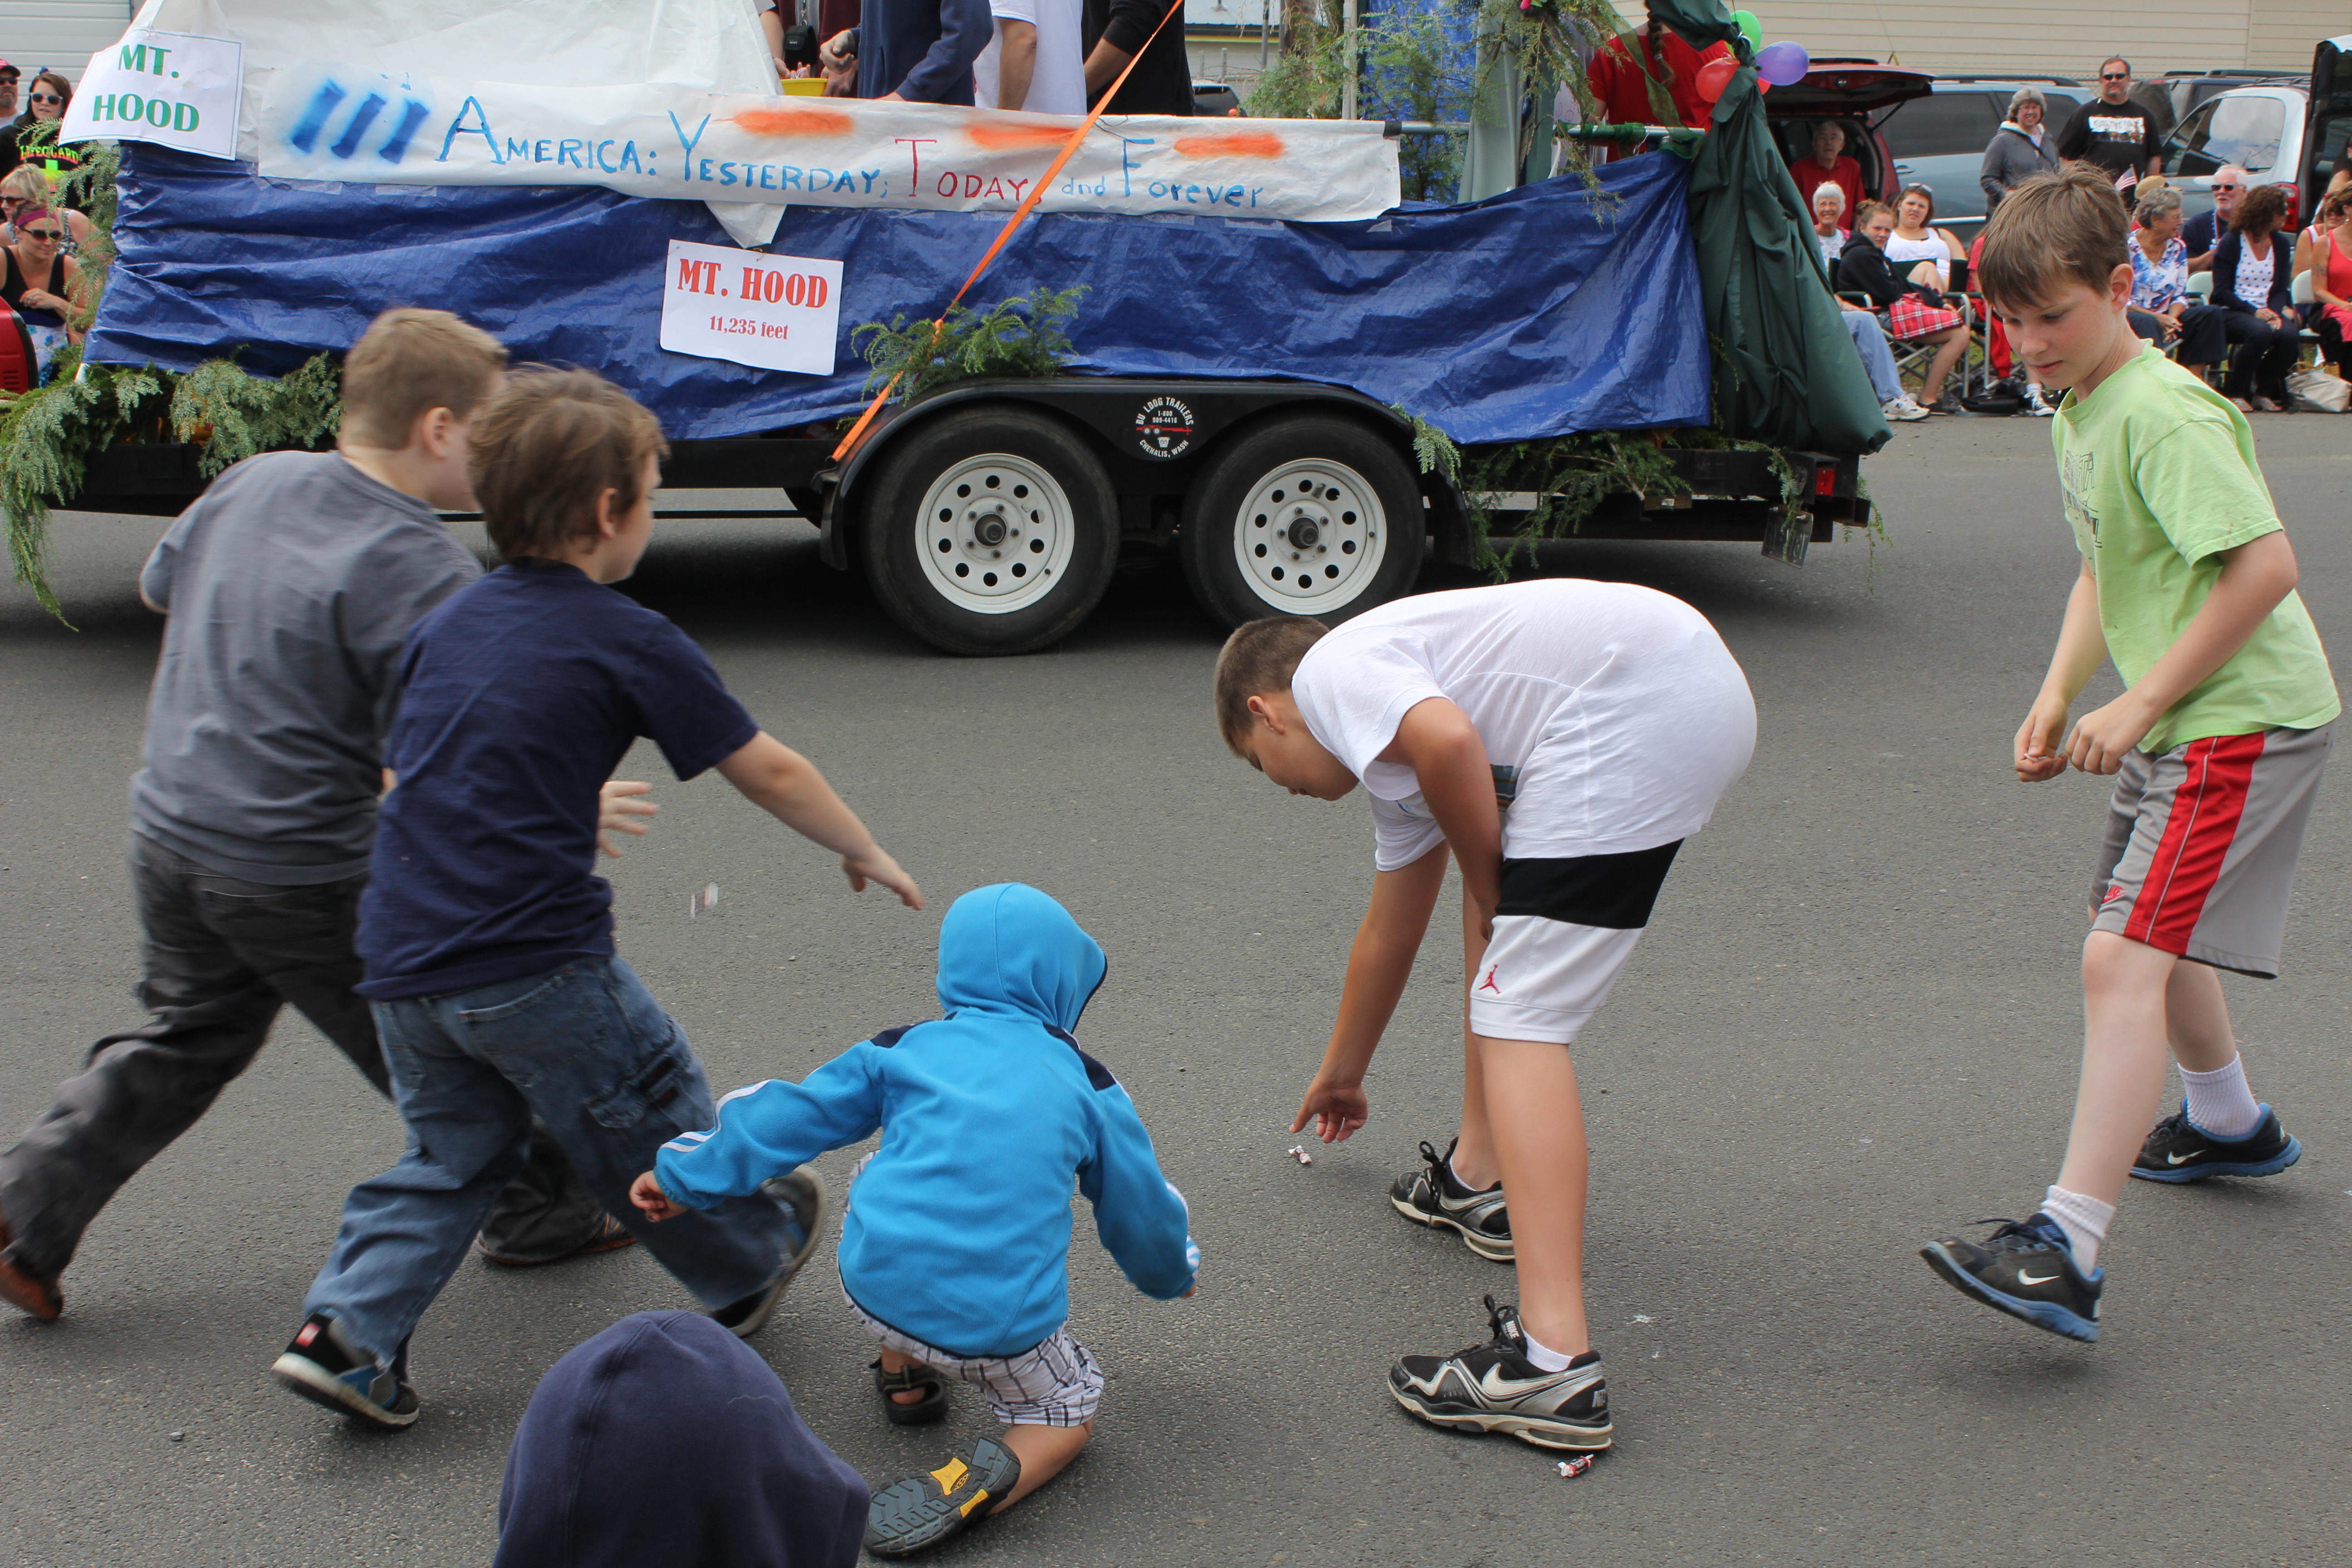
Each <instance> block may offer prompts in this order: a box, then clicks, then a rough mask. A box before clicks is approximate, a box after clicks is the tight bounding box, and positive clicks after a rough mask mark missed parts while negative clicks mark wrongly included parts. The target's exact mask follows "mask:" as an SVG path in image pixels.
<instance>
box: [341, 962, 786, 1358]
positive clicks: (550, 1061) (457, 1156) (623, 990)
mask: <svg viewBox="0 0 2352 1568" xmlns="http://www.w3.org/2000/svg"><path fill="white" fill-rule="evenodd" d="M375 1022H376V1031H377V1033H378V1034H379V1035H380V1036H381V1037H382V1039H383V1054H384V1060H385V1064H386V1065H387V1066H388V1067H389V1068H391V1070H392V1089H393V1095H394V1099H395V1100H397V1101H398V1102H399V1105H400V1113H401V1115H402V1116H403V1117H404V1118H406V1120H407V1122H408V1147H407V1149H406V1150H405V1151H404V1152H403V1153H402V1154H401V1156H400V1163H398V1164H396V1165H394V1167H393V1168H392V1169H391V1170H389V1171H387V1172H385V1173H383V1175H381V1176H378V1177H376V1178H374V1179H373V1181H367V1182H362V1183H361V1184H359V1185H358V1186H356V1187H353V1188H352V1195H351V1196H350V1197H349V1198H347V1199H345V1200H344V1203H343V1223H342V1228H341V1230H340V1231H339V1232H338V1233H337V1234H336V1237H335V1249H334V1252H333V1253H332V1254H331V1256H330V1257H329V1258H328V1259H327V1266H326V1267H325V1268H322V1269H320V1271H319V1278H318V1279H316V1280H315V1281H313V1282H312V1284H311V1286H310V1298H309V1300H306V1301H304V1303H303V1310H304V1312H305V1313H311V1312H325V1313H328V1314H330V1315H331V1316H332V1317H334V1318H336V1319H337V1320H339V1321H341V1323H342V1325H343V1328H344V1331H345V1332H347V1333H349V1334H350V1335H351V1337H352V1341H353V1342H356V1343H357V1344H359V1345H361V1346H363V1347H365V1348H366V1349H367V1350H369V1351H370V1352H373V1354H374V1355H375V1357H376V1360H377V1363H378V1364H379V1365H385V1366H389V1365H391V1364H392V1363H393V1362H394V1357H395V1356H396V1355H398V1354H399V1353H400V1352H402V1351H403V1350H404V1347H405V1346H406V1343H407V1341H408V1336H409V1334H410V1333H411V1332H412V1331H414V1330H415V1327H416V1323H417V1320H418V1319H420V1318H422V1317H424V1315H425V1308H427V1307H429V1306H431V1305H432V1304H433V1299H434V1298H435V1297H436V1296H437V1295H439V1294H440V1293H441V1288H442V1287H443V1286H444V1285H446V1284H447V1283H448V1282H449V1276H450V1275H452V1274H454V1273H456V1272H457V1265H458V1264H459V1263H461V1262H463V1261H464V1260H465V1257H466V1247H467V1243H468V1242H469V1241H471V1240H472V1238H473V1236H474V1232H475V1231H476V1230H477V1229H478V1227H479V1226H480V1225H481V1223H482V1216H483V1215H485V1214H487V1213H488V1212H489V1206H490V1204H491V1203H492V1201H493V1200H495V1199H496V1198H497V1196H498V1194H499V1189H501V1188H503V1187H504V1186H505V1185H506V1184H507V1183H508V1182H509V1181H511V1180H512V1179H513V1177H514V1175H515V1173H516V1172H518V1171H520V1169H521V1168H522V1164H523V1158H524V1155H525V1153H526V1152H528V1150H529V1149H530V1119H531V1117H532V1116H533V1115H534V1114H536V1115H537V1116H538V1117H539V1118H540V1120H541V1121H544V1122H545V1123H546V1124H547V1127H548V1130H549V1131H551V1132H552V1133H553V1134H554V1136H555V1141H556V1142H558V1143H560V1144H561V1145H562V1148H563V1152H565V1153H566V1154H568V1155H570V1156H571V1157H572V1165H573V1166H574V1167H575V1168H576V1169H577V1170H578V1172H579V1173H580V1176H581V1179H582V1180H583V1181H584V1182H585V1183H586V1184H587V1185H588V1189H589V1191H591V1192H592V1193H593V1194H595V1195H596V1200H597V1201H598V1202H599V1203H601V1204H603V1205H604V1208H605V1211H606V1212H607V1213H609V1214H613V1215H619V1216H621V1217H622V1219H623V1220H624V1221H625V1222H626V1223H627V1224H628V1226H629V1228H630V1229H631V1230H632V1231H634V1232H635V1234H636V1237H637V1239H638V1240H639V1241H640V1242H641V1243H643V1244H644V1246H645V1248H646V1251H647V1252H650V1253H652V1254H653V1255H654V1258H656V1260H657V1261H658V1262H659V1263H660V1264H661V1266H662V1267H663V1268H667V1269H668V1270H669V1271H670V1273H671V1274H672V1275H674V1276H676V1277H677V1281H678V1283H679V1284H681V1285H684V1286H685V1287H686V1288H687V1289H688V1290H690V1291H692V1292H693V1293H694V1296H695V1299H696V1300H699V1301H700V1302H701V1303H702V1304H703V1305H704V1306H706V1307H723V1306H726V1305H728V1304H729V1303H730V1302H733V1301H738V1300H742V1299H743V1298H744V1297H746V1296H749V1295H751V1294H753V1293H754V1292H756V1291H758V1290H761V1289H764V1288H765V1287H766V1286H767V1285H768V1284H769V1282H770V1281H772V1280H773V1279H775V1277H776V1274H777V1272H778V1270H779V1269H780V1268H781V1267H782V1263H783V1261H784V1259H785V1258H789V1257H790V1256H791V1255H792V1254H793V1252H795V1251H797V1250H798V1248H799V1244H800V1242H801V1240H802V1239H803V1237H804V1236H805V1234H806V1233H805V1232H804V1231H803V1229H802V1227H801V1223H800V1221H799V1219H798V1218H797V1217H795V1216H794V1215H793V1211H792V1209H791V1207H790V1205H782V1204H778V1203H777V1202H775V1201H774V1200H772V1199H771V1198H768V1197H765V1196H760V1195H754V1196H751V1197H747V1198H730V1199H728V1200H727V1201H726V1202H724V1203H721V1204H719V1205H716V1206H715V1207H712V1208H709V1209H706V1210H702V1211H698V1212H692V1213H688V1214H685V1215H680V1216H678V1217H677V1218H676V1219H673V1220H669V1221H667V1222H666V1223H664V1224H661V1225H657V1226H654V1225H645V1224H643V1223H642V1222H641V1221H640V1220H639V1218H638V1215H637V1211H636V1209H635V1207H634V1206H633V1205H631V1204H630V1203H629V1201H628V1189H629V1184H630V1183H631V1182H633V1181H635V1179H636V1178H637V1176H638V1175H639V1174H640V1173H643V1172H646V1171H650V1170H652V1169H653V1165H654V1154H655V1152H656V1151H657V1150H658V1149H660V1147H661V1146H662V1145H663V1144H664V1143H666V1142H668V1141H669V1140H671V1139H672V1138H675V1137H677V1135H678V1134H679V1133H681V1132H691V1131H701V1130H703V1129H706V1128H709V1127H714V1126H716V1125H717V1124H718V1121H719V1115H718V1110H717V1108H716V1107H715V1106H714V1105H713V1104H712V1103H711V1099H710V1085H709V1080H708V1079H705V1078H704V1077H703V1074H702V1064H701V1063H700V1062H698V1061H697V1060H696V1059H695V1056H694V1051H693V1049H692V1047H689V1046H688V1044H687V1042H686V1034H685V1032H684V1031H683V1030H681V1029H680V1028H679V1027H678V1026H677V1024H675V1023H674V1022H672V1021H671V1019H670V1016H669V1015H668V1014H667V1013H665V1012H663V1011H662V1009H661V1004H659V1003H658V1002H656V1001H655V1000H654V997H653V993H651V992H649V991H647V990H646V987H645V983H644V982H642V981H640V980H639V979H638V978H637V977H636V975H635V973H632V972H631V971H630V969H629V966H628V965H627V964H625V963H622V962H621V961H620V960H619V959H617V958H605V959H580V960H576V961H574V962H573V963H567V964H565V965H564V966H563V967H562V968H561V969H557V970H553V971H550V972H548V973H541V974H534V975H530V976H527V977H526V978H524V979H520V980H508V981H502V982H500V983H499V984H495V985H484V986H481V987H479V988H478V989H476V990H472V991H459V992H454V993H451V994H447V995H443V996H417V997H410V998H404V999H403V1000H400V1001H396V1002H378V1003H376V1004H375Z"/></svg>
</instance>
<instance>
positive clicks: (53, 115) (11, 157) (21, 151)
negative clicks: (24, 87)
mask: <svg viewBox="0 0 2352 1568" xmlns="http://www.w3.org/2000/svg"><path fill="white" fill-rule="evenodd" d="M72 101H73V84H72V83H71V82H69V81H68V80H66V79H65V78H63V77H61V76H59V75H58V73H57V72H55V71H42V72H41V73H40V74H39V75H37V76H36V77H34V78H33V85H32V89H31V90H30V91H28V92H26V94H25V112H24V113H22V114H20V115H18V116H17V117H16V119H15V120H14V121H11V122H10V123H9V126H8V130H7V132H6V137H5V141H6V145H5V148H0V165H7V166H10V167H13V166H14V165H16V163H20V162H21V163H26V164H28V165H30V166H31V167H33V168H36V169H38V170H40V171H41V173H43V174H47V176H48V177H49V178H51V179H53V180H54V179H57V178H59V177H60V176H62V175H66V174H72V173H73V172H74V171H75V170H76V169H79V168H80V167H81V154H80V153H79V152H77V151H75V150H74V149H73V148H71V147H68V146H64V145H62V144H60V143H58V142H54V141H52V140H51V138H53V137H55V136H56V134H57V128H56V126H55V124H54V123H52V124H50V125H49V126H48V128H47V129H46V130H44V131H43V132H41V134H40V137H39V139H38V140H37V141H36V140H35V139H33V138H32V137H31V136H29V135H28V132H31V131H32V130H33V128H34V127H35V126H37V125H40V124H41V123H42V122H43V121H52V122H54V121H61V120H63V119H64V118H65V117H66V106H67V105H68V104H69V103H71V102H72Z"/></svg>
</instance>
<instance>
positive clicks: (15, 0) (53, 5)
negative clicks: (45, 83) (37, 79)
mask: <svg viewBox="0 0 2352 1568" xmlns="http://www.w3.org/2000/svg"><path fill="white" fill-rule="evenodd" d="M136 9H137V6H135V5H131V3H130V0H0V59H5V60H7V61H8V62H9V63H10V64H12V65H14V66H16V68H18V69H19V70H21V71H23V72H24V73H25V78H26V80H27V81H29V80H31V79H32V75H33V73H34V72H35V71H36V70H53V71H56V72H58V73H59V74H60V75H62V76H63V77H65V79H67V80H68V81H79V80H80V79H81V73H82V68H83V67H84V66H86V65H88V64H89V57H90V54H91V52H92V51H93V50H97V49H102V48H104V47H106V46H107V45H109V44H110V43H112V42H114V40H115V39H117V38H119V37H122V30H123V29H124V28H125V27H128V26H131V13H132V12H133V11H135V10H136Z"/></svg>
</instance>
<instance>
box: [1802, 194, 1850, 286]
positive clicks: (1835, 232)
mask: <svg viewBox="0 0 2352 1568" xmlns="http://www.w3.org/2000/svg"><path fill="white" fill-rule="evenodd" d="M1800 188H1802V187H1800ZM1843 216H1845V192H1844V191H1843V190H1841V189H1840V188H1838V186H1836V185H1835V184H1832V183H1831V182H1829V181H1827V180H1824V181H1822V183H1821V184H1818V185H1816V186H1814V187H1813V237H1814V238H1816V239H1818V240H1820V241H1821V244H1822V266H1824V267H1826V268H1829V269H1830V276H1831V277H1832V279H1834V278H1835V277H1836V276H1837V264H1838V258H1839V257H1840V256H1842V255H1843V254H1844V253H1845V242H1846V241H1847V240H1849V239H1851V238H1853V232H1852V231H1851V230H1849V229H1847V228H1845V227H1843V226H1841V225H1840V224H1839V222H1838V220H1839V219H1840V218H1842V217H1843Z"/></svg>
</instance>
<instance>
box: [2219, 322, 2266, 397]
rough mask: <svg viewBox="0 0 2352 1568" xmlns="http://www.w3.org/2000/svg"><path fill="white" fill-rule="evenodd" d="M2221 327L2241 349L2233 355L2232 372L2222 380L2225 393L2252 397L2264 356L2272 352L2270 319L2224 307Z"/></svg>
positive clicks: (2233, 395)
mask: <svg viewBox="0 0 2352 1568" xmlns="http://www.w3.org/2000/svg"><path fill="white" fill-rule="evenodd" d="M2221 331H2222V334H2223V335H2224V336H2225V337H2227V338H2228V340H2229V341H2230V342H2233V343H2235V344H2237V346H2238V352H2237V353H2233V354H2231V356H2230V374H2229V376H2228V378H2227V379H2226V380H2224V381H2223V382H2222V384H2221V393H2222V395H2224V396H2226V397H2252V396H2253V395H2254V379H2255V377H2256V375H2257V374H2259V372H2260V368H2261V365H2262V362H2263V355H2264V354H2266V353H2269V352H2270V347H2271V338H2272V335H2273V334H2272V332H2271V327H2270V323H2269V322H2268V321H2263V319H2262V318H2261V317H2259V316H2250V315H2248V314H2246V313H2245V312H2244V311H2242V310H2224V311H2222V312H2221Z"/></svg>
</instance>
